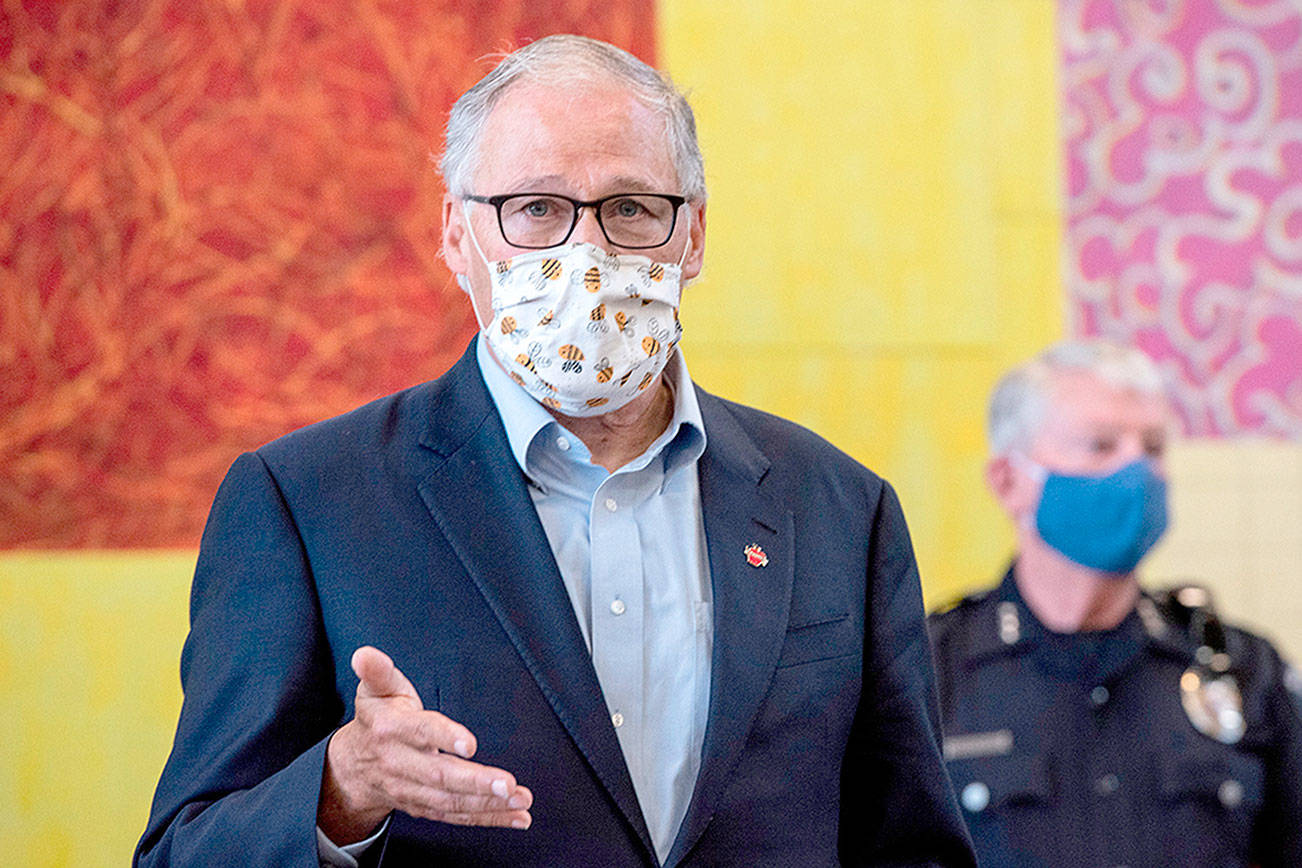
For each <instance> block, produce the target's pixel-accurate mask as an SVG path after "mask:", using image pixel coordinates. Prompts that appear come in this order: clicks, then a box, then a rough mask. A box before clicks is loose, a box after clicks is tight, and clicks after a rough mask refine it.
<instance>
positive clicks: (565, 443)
mask: <svg viewBox="0 0 1302 868" xmlns="http://www.w3.org/2000/svg"><path fill="white" fill-rule="evenodd" d="M556 448H557V449H559V450H561V451H562V452H569V451H570V441H569V440H567V439H565V438H564V437H557V438H556Z"/></svg>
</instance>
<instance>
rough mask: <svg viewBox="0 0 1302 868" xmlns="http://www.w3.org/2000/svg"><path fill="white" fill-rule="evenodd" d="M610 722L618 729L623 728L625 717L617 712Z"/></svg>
mask: <svg viewBox="0 0 1302 868" xmlns="http://www.w3.org/2000/svg"><path fill="white" fill-rule="evenodd" d="M610 722H611V723H613V724H615V727H616V728H618V727H621V726H623V725H624V715H622V714H620V713H619V712H618V711H617V712H615V713H614V714H612V715H611V716H610Z"/></svg>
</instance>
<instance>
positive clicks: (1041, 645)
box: [972, 564, 1191, 677]
mask: <svg viewBox="0 0 1302 868" xmlns="http://www.w3.org/2000/svg"><path fill="white" fill-rule="evenodd" d="M1014 565H1015V564H1010V565H1009V567H1008V570H1007V572H1005V573H1004V578H1003V581H1001V582H1000V583H999V585H998V586H997V587H995V588H994V589H993V590H992V591H990V593H989V595H988V597H987V599H986V601H985V603H986V605H985V606H984V607H983V609H982V615H981V618H982V623H981V624H980V625H979V626H978V628H977V631H976V637H975V639H974V642H973V649H972V650H973V653H974V655H976V656H981V657H1001V656H1006V655H1012V654H1017V655H1022V654H1026V655H1038V656H1040V657H1041V658H1042V659H1044V660H1045V661H1047V662H1048V663H1049V664H1050V665H1052V666H1056V667H1058V668H1062V667H1063V666H1065V665H1066V664H1067V663H1068V662H1069V661H1070V659H1071V657H1072V655H1077V654H1083V653H1084V654H1088V653H1093V652H1095V651H1099V653H1101V654H1103V655H1104V656H1103V657H1101V658H1100V659H1098V660H1097V661H1096V662H1097V665H1098V666H1099V667H1101V669H1102V670H1103V671H1100V672H1098V673H1095V674H1096V675H1097V676H1099V677H1106V676H1107V675H1108V674H1110V673H1111V672H1113V671H1115V670H1116V669H1117V668H1119V667H1122V666H1124V665H1125V663H1126V662H1128V661H1129V659H1130V657H1131V656H1133V652H1134V651H1137V650H1140V649H1143V648H1150V649H1153V650H1156V651H1159V652H1161V653H1163V654H1168V655H1172V656H1174V657H1176V658H1177V659H1181V660H1184V659H1188V658H1189V656H1190V654H1191V648H1189V647H1188V641H1187V638H1186V637H1184V636H1183V635H1182V634H1181V633H1180V632H1179V631H1178V630H1177V629H1176V628H1175V627H1174V625H1173V624H1172V623H1171V622H1170V621H1169V619H1168V618H1167V617H1166V616H1165V615H1163V614H1162V613H1161V611H1160V610H1159V609H1158V607H1157V605H1156V604H1155V603H1154V602H1153V599H1152V598H1151V597H1150V596H1149V595H1148V594H1146V593H1143V592H1142V591H1141V593H1140V597H1139V600H1138V602H1137V603H1136V605H1135V608H1134V609H1133V610H1131V612H1130V613H1129V614H1128V615H1126V617H1125V618H1124V619H1122V621H1121V623H1120V624H1118V625H1117V626H1116V627H1114V628H1112V629H1110V630H1096V631H1088V632H1084V633H1076V634H1062V633H1055V632H1053V631H1052V630H1050V629H1049V628H1048V627H1046V626H1044V624H1043V623H1041V622H1040V620H1039V619H1038V618H1036V616H1035V614H1034V613H1033V612H1032V611H1031V609H1030V607H1029V606H1027V605H1026V601H1025V600H1024V599H1023V598H1022V594H1021V592H1020V591H1019V590H1018V588H1017V582H1016V581H1015V580H1014V578H1013V567H1014ZM1100 649H1104V650H1101V651H1100Z"/></svg>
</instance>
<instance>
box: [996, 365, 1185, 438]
mask: <svg viewBox="0 0 1302 868" xmlns="http://www.w3.org/2000/svg"><path fill="white" fill-rule="evenodd" d="M1073 371H1079V372H1083V373H1087V374H1092V375H1094V376H1095V377H1098V378H1099V379H1100V380H1102V381H1103V382H1105V383H1107V384H1108V385H1110V386H1113V387H1115V388H1118V389H1126V390H1129V391H1135V392H1139V393H1141V394H1145V395H1157V396H1164V395H1165V394H1166V392H1165V389H1164V387H1163V383H1162V374H1161V372H1159V371H1158V369H1157V365H1156V364H1154V363H1153V360H1152V359H1150V358H1149V357H1148V356H1146V355H1144V354H1143V353H1142V352H1140V351H1139V350H1137V349H1133V348H1131V347H1126V346H1122V345H1120V344H1115V343H1112V342H1110V341H1106V340H1077V341H1061V342H1059V343H1056V344H1053V345H1052V346H1050V347H1049V348H1048V349H1046V350H1044V351H1043V352H1041V353H1040V354H1039V355H1037V356H1035V357H1034V358H1033V359H1030V360H1029V361H1026V362H1023V363H1022V364H1020V365H1018V366H1017V367H1015V368H1013V369H1012V370H1011V371H1009V372H1008V373H1006V374H1004V376H1003V377H1001V378H1000V380H999V382H998V383H997V384H996V385H995V390H994V392H993V393H992V394H991V395H990V408H989V413H988V415H987V417H986V431H987V434H988V435H989V438H990V452H991V454H993V455H996V456H998V455H1007V454H1008V453H1009V452H1013V451H1021V452H1025V451H1026V450H1027V449H1029V448H1030V447H1031V443H1032V442H1033V441H1034V440H1035V436H1036V435H1037V434H1039V433H1040V427H1041V426H1042V425H1043V424H1044V419H1045V416H1046V415H1047V413H1048V409H1049V397H1050V396H1049V391H1050V388H1051V387H1052V385H1053V381H1054V378H1055V377H1057V376H1058V375H1060V374H1063V373H1067V372H1073Z"/></svg>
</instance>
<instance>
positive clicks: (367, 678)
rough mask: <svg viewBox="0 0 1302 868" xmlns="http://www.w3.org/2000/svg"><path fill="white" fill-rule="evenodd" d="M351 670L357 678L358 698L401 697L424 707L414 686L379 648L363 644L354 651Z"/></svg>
mask: <svg viewBox="0 0 1302 868" xmlns="http://www.w3.org/2000/svg"><path fill="white" fill-rule="evenodd" d="M353 672H354V673H356V675H357V678H358V679H359V681H358V685H357V697H358V699H363V698H370V699H381V698H386V697H401V698H404V699H411V700H414V701H415V703H416V704H417V705H418V706H421V707H424V706H423V704H422V703H421V701H420V695H419V694H418V693H416V688H415V687H412V686H411V682H410V681H408V680H407V676H406V675H403V674H402V671H401V670H400V669H398V667H397V666H394V665H393V660H392V659H391V658H390V657H389V655H388V654H385V653H384V652H383V651H381V650H380V649H379V648H373V647H372V646H370V645H363V646H362V647H361V648H358V649H357V650H356V651H354V652H353Z"/></svg>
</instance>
